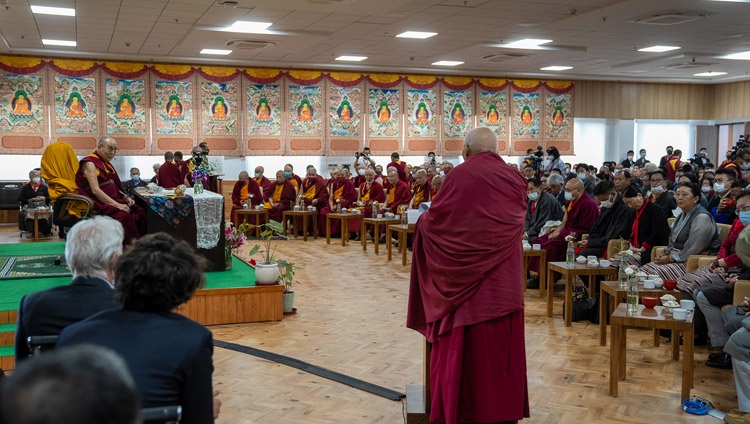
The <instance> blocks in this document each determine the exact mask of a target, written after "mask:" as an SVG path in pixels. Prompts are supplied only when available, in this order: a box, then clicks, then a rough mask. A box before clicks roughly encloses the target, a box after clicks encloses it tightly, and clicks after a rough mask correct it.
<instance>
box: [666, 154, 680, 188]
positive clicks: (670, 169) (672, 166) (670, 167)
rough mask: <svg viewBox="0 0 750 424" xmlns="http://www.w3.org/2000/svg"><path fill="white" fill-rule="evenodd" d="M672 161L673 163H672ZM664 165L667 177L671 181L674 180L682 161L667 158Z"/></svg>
mask: <svg viewBox="0 0 750 424" xmlns="http://www.w3.org/2000/svg"><path fill="white" fill-rule="evenodd" d="M672 161H674V163H672ZM664 167H665V168H667V169H666V170H667V179H668V180H669V181H671V182H674V181H675V176H676V175H677V170H678V169H680V168H681V167H682V162H680V160H679V159H677V158H675V157H672V159H670V160H668V161H667V163H666V164H664Z"/></svg>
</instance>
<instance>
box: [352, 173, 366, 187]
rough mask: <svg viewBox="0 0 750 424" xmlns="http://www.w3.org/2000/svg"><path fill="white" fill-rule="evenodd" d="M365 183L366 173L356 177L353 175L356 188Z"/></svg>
mask: <svg viewBox="0 0 750 424" xmlns="http://www.w3.org/2000/svg"><path fill="white" fill-rule="evenodd" d="M364 183H365V176H364V175H357V176H356V177H352V184H354V187H355V188H356V187H359V186H361V185H362V184H364Z"/></svg>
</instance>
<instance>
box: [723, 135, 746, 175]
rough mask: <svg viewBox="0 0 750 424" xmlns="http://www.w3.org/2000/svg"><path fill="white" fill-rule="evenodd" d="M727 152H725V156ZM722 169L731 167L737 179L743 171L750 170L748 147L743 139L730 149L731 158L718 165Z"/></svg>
mask: <svg viewBox="0 0 750 424" xmlns="http://www.w3.org/2000/svg"><path fill="white" fill-rule="evenodd" d="M728 156H729V154H727V157H728ZM722 169H732V170H734V171H735V172H736V173H737V179H741V178H742V173H743V172H748V171H750V147H747V145H746V144H745V142H744V140H743V139H740V141H739V142H738V143H737V145H736V146H735V147H734V149H733V150H732V157H731V160H729V158H728V159H727V160H726V161H724V163H722V164H721V166H720V167H719V170H722Z"/></svg>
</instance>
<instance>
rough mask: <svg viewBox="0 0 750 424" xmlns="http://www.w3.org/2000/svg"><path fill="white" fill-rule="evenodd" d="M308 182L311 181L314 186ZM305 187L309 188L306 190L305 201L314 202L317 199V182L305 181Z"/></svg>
mask: <svg viewBox="0 0 750 424" xmlns="http://www.w3.org/2000/svg"><path fill="white" fill-rule="evenodd" d="M308 181H311V182H312V184H309V183H308ZM305 185H307V186H309V187H306V188H305V193H304V196H305V199H307V200H313V199H314V198H315V187H316V185H315V180H309V179H308V180H305Z"/></svg>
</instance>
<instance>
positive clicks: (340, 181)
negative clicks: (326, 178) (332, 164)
mask: <svg viewBox="0 0 750 424" xmlns="http://www.w3.org/2000/svg"><path fill="white" fill-rule="evenodd" d="M332 174H333V176H334V177H335V180H334V181H333V183H331V185H330V187H329V188H328V204H327V205H325V206H324V207H323V209H321V210H320V218H319V220H318V232H319V234H320V235H321V236H325V235H326V215H328V214H329V213H334V212H335V211H336V208H337V207H340V208H342V209H343V208H349V206H350V205H352V204H353V203H354V202H356V201H357V191H356V190H354V185H352V182H351V180H347V179H346V177H344V172H343V171H341V170H340V169H336V170H334V171H332ZM351 230H352V231H353V230H354V228H352V229H351ZM331 234H341V221H340V220H338V219H335V220H331Z"/></svg>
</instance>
